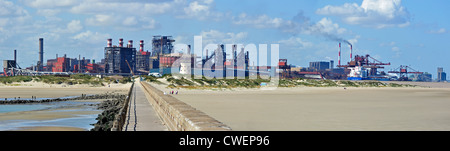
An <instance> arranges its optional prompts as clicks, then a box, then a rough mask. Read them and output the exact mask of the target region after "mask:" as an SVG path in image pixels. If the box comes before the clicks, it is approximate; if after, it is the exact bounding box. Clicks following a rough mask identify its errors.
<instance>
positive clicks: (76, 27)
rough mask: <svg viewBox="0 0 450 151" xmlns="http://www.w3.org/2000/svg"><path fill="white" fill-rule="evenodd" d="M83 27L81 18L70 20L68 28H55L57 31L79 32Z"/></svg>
mask: <svg viewBox="0 0 450 151" xmlns="http://www.w3.org/2000/svg"><path fill="white" fill-rule="evenodd" d="M81 29H83V26H82V25H81V22H80V21H79V20H72V21H70V22H69V23H68V24H67V26H66V28H64V29H62V28H57V29H56V30H54V32H55V33H76V32H79V31H80V30H81Z"/></svg>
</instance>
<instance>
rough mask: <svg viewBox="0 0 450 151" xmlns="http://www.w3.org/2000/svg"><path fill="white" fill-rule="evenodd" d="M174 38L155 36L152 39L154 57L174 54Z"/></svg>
mask: <svg viewBox="0 0 450 151" xmlns="http://www.w3.org/2000/svg"><path fill="white" fill-rule="evenodd" d="M173 42H175V40H174V39H173V38H172V36H153V39H152V54H151V55H152V56H162V55H165V54H170V53H173V44H172V43H173Z"/></svg>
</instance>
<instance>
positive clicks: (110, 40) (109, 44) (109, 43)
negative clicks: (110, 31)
mask: <svg viewBox="0 0 450 151" xmlns="http://www.w3.org/2000/svg"><path fill="white" fill-rule="evenodd" d="M106 47H112V39H108V45H107V46H106Z"/></svg>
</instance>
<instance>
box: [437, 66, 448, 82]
mask: <svg viewBox="0 0 450 151" xmlns="http://www.w3.org/2000/svg"><path fill="white" fill-rule="evenodd" d="M444 81H447V74H446V73H445V72H444V68H442V67H440V68H438V69H437V82H444Z"/></svg>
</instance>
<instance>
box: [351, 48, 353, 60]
mask: <svg viewBox="0 0 450 151" xmlns="http://www.w3.org/2000/svg"><path fill="white" fill-rule="evenodd" d="M352 53H353V46H352V45H350V61H352Z"/></svg>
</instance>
